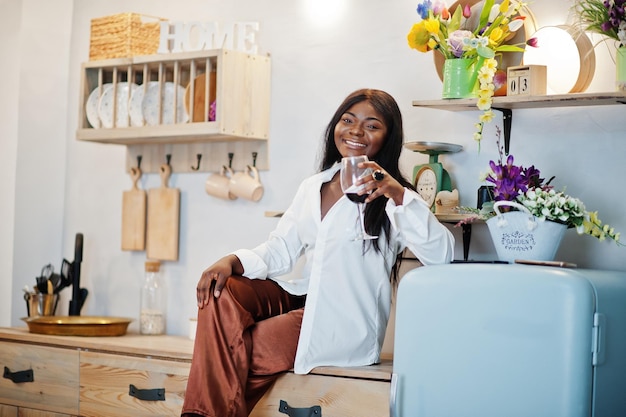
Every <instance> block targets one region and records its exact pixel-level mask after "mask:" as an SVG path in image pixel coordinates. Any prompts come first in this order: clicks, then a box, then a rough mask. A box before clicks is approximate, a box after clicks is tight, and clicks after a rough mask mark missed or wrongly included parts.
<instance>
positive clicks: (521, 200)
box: [460, 126, 623, 261]
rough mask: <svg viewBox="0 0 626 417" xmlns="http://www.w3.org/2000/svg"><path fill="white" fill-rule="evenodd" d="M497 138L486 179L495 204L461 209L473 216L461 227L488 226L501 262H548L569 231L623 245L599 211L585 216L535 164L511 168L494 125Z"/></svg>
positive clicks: (511, 161)
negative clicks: (475, 223)
mask: <svg viewBox="0 0 626 417" xmlns="http://www.w3.org/2000/svg"><path fill="white" fill-rule="evenodd" d="M496 136H497V140H496V144H497V146H498V151H499V159H498V161H497V162H495V161H490V162H489V166H490V171H489V172H488V173H487V174H486V176H485V178H484V179H485V181H486V182H488V183H490V184H491V185H492V186H491V188H490V189H491V193H492V197H493V200H492V201H488V202H485V203H484V204H483V206H482V208H481V209H473V208H470V207H461V208H460V211H461V212H464V213H471V214H474V216H471V217H469V218H468V219H467V220H464V222H468V221H473V220H474V219H482V220H485V221H486V222H487V225H488V227H489V231H490V233H491V237H492V239H493V240H494V245H495V246H496V250H497V252H498V257H499V258H500V259H501V260H506V261H513V260H515V259H534V260H552V259H553V258H554V255H555V253H556V250H557V249H558V246H559V244H560V241H561V238H562V236H563V233H564V232H565V230H566V229H567V228H575V229H576V231H577V232H578V234H581V235H582V234H586V235H590V236H593V237H595V238H597V239H598V240H600V241H603V240H606V239H608V240H612V241H614V242H615V243H617V244H618V245H620V246H623V245H622V244H621V242H620V233H619V232H616V231H615V230H614V229H613V228H612V227H611V226H609V225H608V224H603V223H602V221H601V220H600V218H599V217H598V212H590V211H587V209H586V208H585V205H584V204H583V202H582V201H581V200H579V199H577V198H574V197H572V196H570V195H568V194H566V193H565V192H564V191H557V190H555V189H554V187H553V186H552V185H550V183H551V181H552V180H553V179H554V177H552V178H550V179H549V180H548V181H546V180H545V178H541V173H540V171H539V170H538V169H537V168H535V166H534V165H533V166H530V167H527V168H524V167H523V166H521V165H515V158H514V157H513V155H508V156H507V157H506V158H505V155H504V147H503V146H502V145H501V142H500V137H501V131H500V128H499V127H498V126H496Z"/></svg>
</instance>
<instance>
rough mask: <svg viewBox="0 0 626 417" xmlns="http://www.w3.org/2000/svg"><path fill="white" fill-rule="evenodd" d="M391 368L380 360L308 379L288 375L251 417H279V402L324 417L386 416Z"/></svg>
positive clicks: (313, 374)
mask: <svg viewBox="0 0 626 417" xmlns="http://www.w3.org/2000/svg"><path fill="white" fill-rule="evenodd" d="M392 368H393V365H392V362H391V360H383V361H382V362H381V364H379V365H373V366H362V367H351V368H339V367H331V366H328V367H319V368H316V369H314V370H313V371H312V372H311V374H309V375H296V374H293V373H287V374H285V375H283V376H281V377H280V378H279V379H278V380H277V381H276V383H275V384H274V385H273V386H272V388H271V389H270V390H269V391H268V392H267V393H266V394H265V396H264V397H263V398H262V399H261V400H260V401H259V403H258V404H257V405H256V407H255V408H254V410H252V413H251V414H250V416H251V417H276V416H278V415H281V414H278V409H279V406H280V405H281V401H283V404H287V405H288V406H289V407H291V408H311V407H313V406H320V408H321V415H322V416H324V417H346V416H359V417H381V416H387V415H389V393H390V390H391V374H392ZM300 415H303V414H300ZM311 415H315V414H311Z"/></svg>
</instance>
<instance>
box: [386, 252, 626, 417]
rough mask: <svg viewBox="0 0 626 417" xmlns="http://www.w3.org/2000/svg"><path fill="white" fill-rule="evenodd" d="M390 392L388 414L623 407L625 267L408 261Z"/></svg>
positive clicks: (571, 415) (594, 412) (622, 412)
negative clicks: (410, 264)
mask: <svg viewBox="0 0 626 417" xmlns="http://www.w3.org/2000/svg"><path fill="white" fill-rule="evenodd" d="M391 391H392V392H391V397H390V402H391V404H390V408H391V415H392V417H447V416H449V417H542V416H545V417H619V416H626V273H625V272H610V271H597V270H579V269H563V268H554V267H544V266H531V265H517V264H511V265H509V264H507V265H493V264H450V265H438V266H427V267H421V268H417V269H415V270H412V271H409V272H408V273H407V274H406V275H405V276H404V277H403V278H402V280H401V282H400V285H399V288H398V297H397V306H396V329H395V340H394V365H393V378H392V388H391Z"/></svg>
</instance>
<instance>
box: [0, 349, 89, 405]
mask: <svg viewBox="0 0 626 417" xmlns="http://www.w3.org/2000/svg"><path fill="white" fill-rule="evenodd" d="M0 364H2V367H3V370H4V372H3V378H2V379H1V380H0V404H7V405H13V406H16V407H25V408H32V409H41V410H46V411H53V412H57V413H63V414H69V415H76V414H78V351H76V350H68V349H59V348H54V347H44V346H35V345H21V344H17V343H11V342H3V341H0ZM20 415H21V414H20Z"/></svg>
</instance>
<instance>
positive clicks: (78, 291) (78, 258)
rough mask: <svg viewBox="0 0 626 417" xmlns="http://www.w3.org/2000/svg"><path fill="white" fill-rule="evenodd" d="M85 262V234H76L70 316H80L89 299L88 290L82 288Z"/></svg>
mask: <svg viewBox="0 0 626 417" xmlns="http://www.w3.org/2000/svg"><path fill="white" fill-rule="evenodd" d="M82 261H83V234H82V233H77V234H76V241H75V244H74V262H72V268H71V269H72V299H71V300H70V309H69V315H70V316H79V315H80V309H81V308H82V307H83V304H84V303H85V299H86V298H87V294H88V292H87V289H85V288H80V264H81V262H82Z"/></svg>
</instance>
